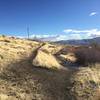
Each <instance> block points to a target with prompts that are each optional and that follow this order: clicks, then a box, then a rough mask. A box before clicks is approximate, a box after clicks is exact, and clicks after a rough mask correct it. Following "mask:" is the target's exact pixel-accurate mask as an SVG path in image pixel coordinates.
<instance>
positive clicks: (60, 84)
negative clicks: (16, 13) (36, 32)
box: [0, 36, 100, 100]
mask: <svg viewBox="0 0 100 100" xmlns="http://www.w3.org/2000/svg"><path fill="white" fill-rule="evenodd" d="M76 48H78V49H80V47H79V46H70V45H59V44H51V43H49V42H38V41H31V40H27V39H18V38H15V37H6V36H0V100H99V99H100V96H99V93H100V74H99V72H100V65H99V64H96V66H95V67H94V66H93V65H92V66H93V67H90V66H87V67H84V66H83V67H82V66H79V65H78V63H77V61H78V58H77V56H76V55H75V53H74V52H73V51H75V50H76Z"/></svg>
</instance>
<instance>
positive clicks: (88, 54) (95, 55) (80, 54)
mask: <svg viewBox="0 0 100 100" xmlns="http://www.w3.org/2000/svg"><path fill="white" fill-rule="evenodd" d="M75 55H76V57H77V63H78V64H81V65H85V66H87V65H89V64H95V63H100V49H98V48H95V47H81V48H79V49H77V50H76V51H75Z"/></svg>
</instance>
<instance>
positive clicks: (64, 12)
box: [0, 0, 100, 40]
mask: <svg viewBox="0 0 100 100" xmlns="http://www.w3.org/2000/svg"><path fill="white" fill-rule="evenodd" d="M27 27H29V29H30V36H33V37H34V36H37V37H43V38H45V37H55V38H56V39H58V40H59V39H83V38H92V37H96V36H100V0H0V34H6V35H14V36H22V37H24V36H27V31H26V30H27Z"/></svg>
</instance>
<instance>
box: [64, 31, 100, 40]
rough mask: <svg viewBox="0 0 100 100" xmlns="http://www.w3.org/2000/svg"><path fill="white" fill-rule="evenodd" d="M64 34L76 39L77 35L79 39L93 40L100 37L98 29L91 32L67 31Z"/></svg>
mask: <svg viewBox="0 0 100 100" xmlns="http://www.w3.org/2000/svg"><path fill="white" fill-rule="evenodd" d="M63 32H64V33H67V35H68V36H70V34H71V36H72V37H74V38H76V37H75V34H77V36H78V38H80V39H82V38H93V37H98V36H100V30H98V29H90V30H76V29H65V30H64V31H63Z"/></svg>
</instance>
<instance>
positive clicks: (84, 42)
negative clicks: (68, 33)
mask: <svg viewBox="0 0 100 100" xmlns="http://www.w3.org/2000/svg"><path fill="white" fill-rule="evenodd" d="M92 42H96V43H98V44H100V37H96V38H93V39H81V40H62V41H56V42H55V43H59V44H70V45H89V44H91V43H92Z"/></svg>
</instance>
